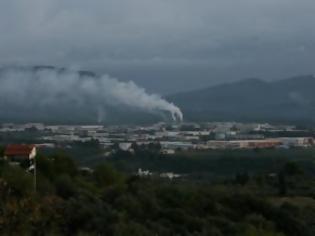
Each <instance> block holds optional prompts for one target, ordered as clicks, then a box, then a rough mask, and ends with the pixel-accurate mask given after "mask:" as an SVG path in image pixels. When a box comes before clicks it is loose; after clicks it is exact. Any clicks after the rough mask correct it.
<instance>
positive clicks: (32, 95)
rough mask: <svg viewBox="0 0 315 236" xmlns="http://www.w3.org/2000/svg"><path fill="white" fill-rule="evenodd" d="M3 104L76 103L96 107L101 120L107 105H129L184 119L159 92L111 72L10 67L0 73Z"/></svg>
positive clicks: (177, 109) (0, 98)
mask: <svg viewBox="0 0 315 236" xmlns="http://www.w3.org/2000/svg"><path fill="white" fill-rule="evenodd" d="M0 103H4V104H5V103H7V104H14V105H18V106H23V104H25V103H28V104H31V105H32V106H35V107H45V106H47V105H51V104H54V105H58V104H63V103H67V104H74V105H75V106H85V105H86V104H89V106H95V111H96V113H97V114H98V117H96V119H98V120H99V121H101V120H102V119H103V117H104V116H105V114H106V109H105V107H106V105H112V106H119V105H124V106H129V107H134V108H138V109H142V110H145V111H148V112H152V113H154V112H155V113H156V112H168V113H170V115H171V117H172V119H173V120H174V121H182V119H183V114H182V112H181V110H180V109H179V108H178V107H177V106H176V105H174V104H173V103H170V102H168V101H166V100H165V99H163V98H161V97H160V96H159V95H156V94H148V93H147V92H146V91H145V89H143V88H140V87H138V86H137V85H136V84H135V83H134V82H132V81H129V82H121V81H118V80H117V79H114V78H111V77H110V76H108V75H102V76H99V77H96V76H94V75H92V74H88V73H85V74H82V72H79V71H74V70H67V69H56V68H45V67H43V68H40V69H38V68H37V69H34V68H28V67H23V68H9V69H2V70H1V72H0Z"/></svg>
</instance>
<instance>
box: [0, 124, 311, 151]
mask: <svg viewBox="0 0 315 236" xmlns="http://www.w3.org/2000/svg"><path fill="white" fill-rule="evenodd" d="M27 132H28V133H29V132H32V133H33V134H34V137H36V140H34V143H37V146H44V147H47V148H54V147H55V146H60V145H61V146H62V145H64V146H66V147H69V148H71V145H72V144H74V143H75V144H89V143H97V145H98V147H99V148H101V149H104V150H107V151H108V150H109V151H110V150H111V148H113V146H114V145H116V146H118V147H119V148H120V149H121V150H124V151H132V146H133V145H134V144H136V145H138V146H149V145H151V144H158V145H159V147H160V151H161V152H162V153H163V154H167V155H172V154H175V153H176V151H178V150H207V149H256V148H291V147H311V146H313V145H314V143H315V142H314V138H313V137H314V135H313V134H312V132H311V131H310V130H298V129H297V128H296V127H295V126H288V125H270V124H259V123H250V124H244V123H236V122H209V123H181V124H166V123H157V124H154V125H149V126H103V125H45V124H42V123H28V124H2V125H0V135H1V134H8V133H19V134H23V133H27ZM278 133H281V135H279V136H277V135H275V134H278ZM303 134H305V135H303Z"/></svg>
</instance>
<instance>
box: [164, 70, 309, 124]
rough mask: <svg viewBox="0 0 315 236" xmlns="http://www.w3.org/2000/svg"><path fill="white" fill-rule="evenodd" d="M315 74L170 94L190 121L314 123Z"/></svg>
mask: <svg viewBox="0 0 315 236" xmlns="http://www.w3.org/2000/svg"><path fill="white" fill-rule="evenodd" d="M314 90H315V77H314V76H313V75H306V76H298V77H292V78H289V79H283V80H278V81H274V82H266V81H263V80H260V79H245V80H241V81H238V82H234V83H229V84H221V85H217V86H213V87H208V88H204V89H200V90H196V91H191V92H183V93H178V94H174V95H170V96H168V97H167V99H168V100H169V101H171V102H173V103H175V104H176V105H178V106H179V107H180V108H181V109H182V111H183V113H184V116H185V118H186V119H187V120H193V121H209V120H216V121H221V120H228V121H232V120H235V121H246V122H247V121H269V122H298V123H303V122H311V123H315V93H314Z"/></svg>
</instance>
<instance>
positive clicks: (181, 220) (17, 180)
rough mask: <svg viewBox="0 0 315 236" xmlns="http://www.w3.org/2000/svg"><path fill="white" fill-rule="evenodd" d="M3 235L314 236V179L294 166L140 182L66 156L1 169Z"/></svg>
mask: <svg viewBox="0 0 315 236" xmlns="http://www.w3.org/2000/svg"><path fill="white" fill-rule="evenodd" d="M0 167H1V168H0V175H1V179H0V180H1V181H0V197H1V201H0V234H1V235H217V236H220V235H224V236H225V235H245V236H246V235H248V236H252V235H267V236H268V235H269V236H283V235H290V236H291V235H303V236H307V235H310V236H311V235H315V224H314V223H315V220H314V219H315V200H314V196H315V195H314V193H315V189H314V186H315V185H314V183H315V181H314V178H313V176H312V175H309V174H308V173H307V172H306V171H305V168H304V167H303V166H300V165H299V164H298V163H296V162H292V161H291V162H287V163H284V164H283V165H282V166H281V167H280V168H279V169H278V171H277V172H276V173H275V174H273V175H270V174H268V173H267V172H266V173H260V174H250V173H245V172H244V173H238V174H236V175H235V176H233V177H232V178H225V179H224V180H220V181H216V182H213V181H212V182H208V181H202V182H200V181H199V182H198V181H195V180H189V179H187V178H183V179H178V180H176V181H169V180H163V179H160V178H154V177H149V178H139V177H137V176H134V175H131V174H126V173H123V172H120V171H117V170H116V169H114V168H112V167H111V166H109V165H107V164H105V165H100V166H96V167H95V170H94V171H93V172H90V171H88V170H80V169H79V168H78V167H77V166H76V164H75V163H74V162H73V161H72V159H70V158H68V157H66V156H64V155H52V156H49V157H44V156H38V158H37V167H38V168H37V169H38V172H37V191H36V192H34V188H33V175H32V174H31V173H27V172H25V171H24V169H22V168H21V167H13V166H10V165H8V164H7V163H5V162H2V163H1V165H0Z"/></svg>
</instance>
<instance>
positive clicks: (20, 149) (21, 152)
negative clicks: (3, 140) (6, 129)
mask: <svg viewBox="0 0 315 236" xmlns="http://www.w3.org/2000/svg"><path fill="white" fill-rule="evenodd" d="M34 147H35V145H25V144H9V145H7V146H6V148H5V150H4V155H5V156H28V155H30V154H31V152H32V150H33V148H34Z"/></svg>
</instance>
